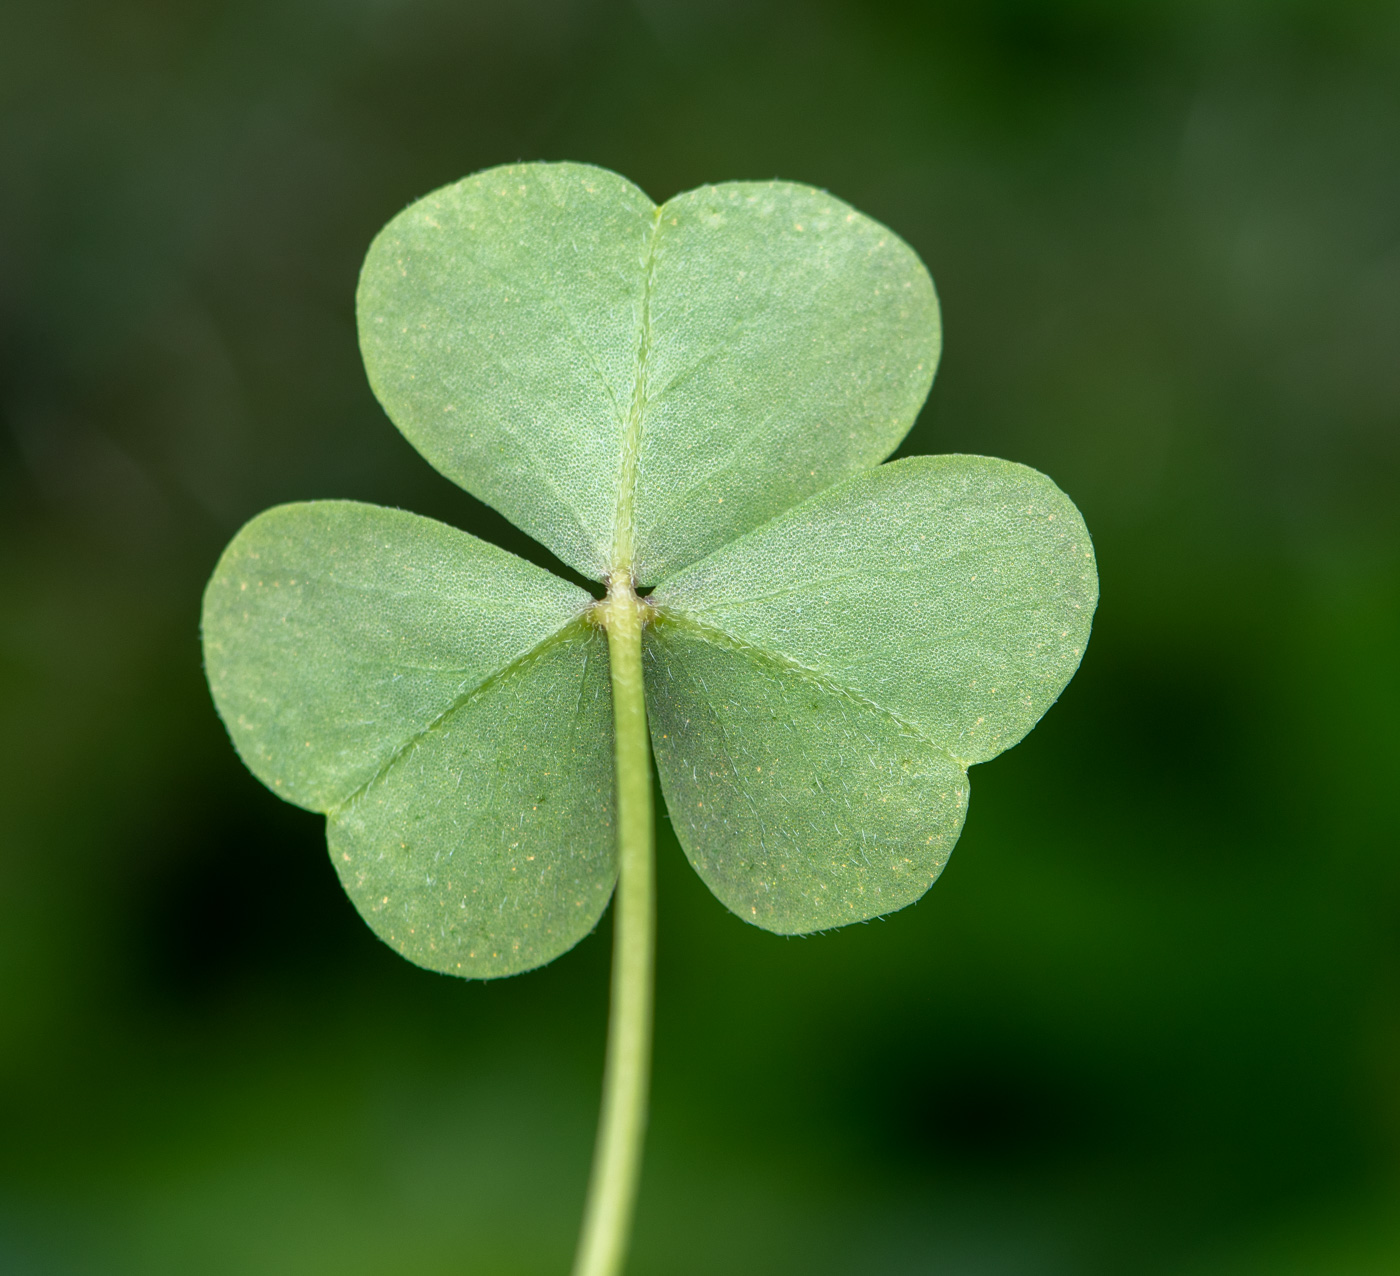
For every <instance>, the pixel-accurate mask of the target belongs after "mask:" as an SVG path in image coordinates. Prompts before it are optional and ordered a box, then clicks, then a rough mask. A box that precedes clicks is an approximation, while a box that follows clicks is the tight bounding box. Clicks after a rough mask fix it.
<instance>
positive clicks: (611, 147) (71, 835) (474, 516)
mask: <svg viewBox="0 0 1400 1276" xmlns="http://www.w3.org/2000/svg"><path fill="white" fill-rule="evenodd" d="M520 158H524V159H534V158H573V159H580V160H589V161H593V162H595V163H599V164H603V165H606V166H609V167H612V168H615V169H618V170H619V171H621V172H623V173H625V174H627V175H628V176H629V177H631V178H632V179H633V180H635V181H637V182H638V183H639V184H640V185H641V186H643V187H644V188H645V189H646V190H647V191H648V192H649V193H650V194H651V195H652V196H653V197H655V198H658V199H662V198H665V197H667V196H669V195H671V194H673V193H675V192H677V191H679V190H683V189H686V188H688V187H691V186H694V185H697V184H699V183H702V182H706V181H712V180H723V179H728V178H740V177H742V178H765V177H771V176H782V177H787V178H792V179H796V180H802V181H807V182H811V183H814V184H816V185H820V186H823V187H827V188H829V189H830V190H832V191H833V192H835V193H836V194H838V195H840V196H841V197H843V198H845V199H847V200H849V201H850V202H852V203H854V204H855V205H856V206H857V207H859V208H861V209H863V210H865V211H867V212H869V213H871V214H872V215H873V216H875V217H878V218H879V219H881V220H882V221H884V222H886V223H887V224H889V225H890V226H892V227H893V228H894V229H896V230H897V231H898V232H899V233H900V234H901V235H903V236H904V237H905V238H906V239H908V240H909V241H910V242H911V243H912V244H913V245H914V246H915V247H916V248H917V249H918V250H919V252H920V253H921V254H922V255H923V257H924V259H925V260H926V261H927V262H928V264H929V267H930V269H931V270H932V272H933V274H934V277H935V279H936V280H937V282H938V286H939V290H940V293H941V297H942V301H943V306H944V314H945V322H946V347H945V354H944V361H943V367H942V370H941V372H940V374H939V378H938V382H937V384H936V385H935V388H934V391H933V394H932V397H931V399H930V401H929V404H928V407H927V409H926V410H925V412H924V414H923V416H922V418H921V419H920V422H919V424H918V426H917V427H916V429H915V431H914V434H913V435H912V436H911V438H910V440H909V443H908V444H907V446H906V449H905V450H906V451H914V452H924V451H969V452H985V453H991V454H994V455H999V456H1005V457H1009V458H1012V459H1014V460H1017V461H1023V462H1026V463H1028V464H1031V465H1034V466H1037V467H1038V468H1040V469H1042V470H1044V471H1046V472H1047V473H1049V474H1050V475H1051V476H1052V477H1053V478H1055V479H1056V480H1057V481H1058V482H1059V483H1060V485H1061V486H1062V487H1063V488H1064V489H1065V490H1066V491H1067V492H1069V493H1070V495H1071V496H1072V497H1073V498H1074V499H1075V500H1076V501H1077V502H1078V504H1079V505H1080V507H1081V509H1082V510H1083V511H1084V514H1085V517H1086V519H1087V521H1088V524H1089V527H1090V529H1091V530H1092V532H1093V534H1094V536H1095V540H1096V544H1097V547H1098V552H1099V559H1100V566H1101V571H1102V584H1103V603H1102V606H1101V608H1100V611H1099V614H1098V618H1097V622H1096V627H1095V633H1094V638H1093V642H1092V643H1091V645H1090V647H1089V651H1088V654H1087V657H1086V659H1085V662H1084V665H1083V668H1082V670H1081V672H1080V674H1079V676H1078V677H1077V678H1076V680H1075V681H1074V682H1073V683H1072V684H1071V686H1070V688H1069V690H1068V692H1067V693H1066V694H1065V697H1064V699H1063V700H1062V702H1061V703H1060V704H1059V705H1058V706H1057V707H1056V708H1055V709H1054V710H1052V712H1051V713H1050V714H1049V715H1048V716H1047V718H1046V720H1045V722H1044V723H1043V724H1042V725H1041V726H1040V727H1039V728H1038V729H1037V730H1036V731H1035V732H1034V733H1033V735H1032V736H1031V737H1030V738H1029V739H1028V740H1027V741H1026V742H1025V743H1024V744H1022V745H1021V746H1020V747H1019V748H1017V749H1015V750H1014V751H1013V752H1012V753H1010V754H1008V755H1006V756H1005V757H1004V758H1002V759H1000V760H998V761H996V762H995V763H993V764H991V765H989V766H985V767H978V768H977V769H976V770H975V772H974V774H973V781H974V784H973V788H974V799H973V803H972V808H971V815H970V818H969V821H968V825H967V831H966V833H965V835H964V837H963V839H962V842H961V844H960V846H959V848H958V850H957V852H956V853H955V855H954V856H953V859H952V861H951V864H950V866H949V868H948V870H947V872H946V873H945V874H944V876H943V878H942V880H941V881H940V882H939V883H938V885H937V886H936V887H935V888H934V890H933V891H931V892H930V894H929V895H928V896H927V897H926V898H925V899H924V900H923V901H922V902H921V903H920V904H919V905H917V906H916V907H914V908H911V909H908V910H907V911H905V912H903V913H899V914H896V915H895V916H893V917H891V918H888V919H886V920H884V921H881V922H876V923H872V924H869V925H865V926H857V927H853V928H850V929H849V930H846V931H843V932H840V933H835V934H829V935H824V936H821V937H817V938H810V939H805V940H785V939H779V938H776V937H774V936H771V935H767V934H765V933H762V932H759V931H757V930H753V929H750V928H748V927H746V926H745V925H743V924H742V923H741V922H739V921H737V920H736V919H735V918H733V917H731V916H730V915H729V914H727V913H726V912H725V911H724V909H723V908H722V907H721V906H720V905H719V904H718V903H717V902H716V901H715V900H714V899H713V898H712V897H711V896H710V895H709V894H708V892H707V891H706V890H705V888H704V887H703V886H702V884H701V883H700V881H699V879H698V878H696V877H695V875H694V874H693V873H692V872H691V871H690V869H689V868H688V867H687V866H686V864H685V862H684V860H683V857H682V856H681V854H680V852H679V850H678V849H677V847H676V844H675V842H674V839H673V838H672V837H671V836H670V834H669V832H667V831H665V830H664V829H663V834H662V841H661V845H660V848H659V853H660V859H661V899H660V925H661V939H660V972H659V979H660V988H659V1005H658V1039H657V1049H656V1085H655V1108H654V1116H653V1123H652V1129H651V1135H650V1142H649V1154H648V1162H647V1167H646V1178H645V1184H644V1187H643V1191H642V1199H641V1216H640V1225H639V1230H638V1238H637V1248H636V1255H635V1262H634V1265H633V1268H632V1269H631V1270H632V1271H633V1272H634V1273H636V1274H637V1276H644V1274H647V1273H657V1274H660V1273H668V1274H676V1276H690V1274H692V1273H693V1274H699V1273H726V1274H732V1276H748V1274H749V1273H786V1272H803V1273H813V1274H818V1276H820V1274H824V1273H861V1274H864V1273H872V1274H879V1276H916V1274H923V1273H928V1274H930V1276H935V1274H936V1276H974V1274H983V1273H985V1274H986V1276H1040V1274H1047V1276H1049V1274H1056V1276H1058V1274H1062V1273H1063V1274H1078V1273H1089V1274H1097V1273H1104V1274H1105V1276H1107V1274H1109V1273H1125V1272H1131V1273H1140V1272H1141V1273H1172V1274H1181V1276H1187V1274H1190V1276H1219V1274H1229V1273H1255V1272H1257V1273H1270V1274H1279V1276H1301V1274H1305V1273H1306V1274H1308V1276H1313V1274H1317V1276H1363V1274H1364V1276H1380V1274H1382V1273H1394V1272H1397V1271H1400V817H1397V796H1400V730H1398V729H1397V723H1400V7H1397V6H1396V5H1395V4H1393V3H1389V4H1382V3H1370V2H1367V0H1277V2H1274V3H1266V2H1265V0H1180V2H1178V3H1165V2H1162V0H1144V2H1143V3H1139V4H1124V3H1121V0H988V2H987V3H982V4H962V5H937V4H928V5H920V6H914V7H900V6H899V5H898V4H897V3H894V0H888V2H886V0H871V2H869V3H865V4H860V5H854V4H844V5H843V4H841V3H838V2H837V0H828V2H818V3H813V4H806V5H803V4H796V3H792V2H790V0H742V2H741V0H707V2H704V3H690V2H686V0H631V2H630V3H627V2H624V0H511V2H509V3H507V2H506V0H493V2H485V0H482V2H478V3H470V2H468V3H462V2H460V0H338V2H336V3H331V0H241V2H233V0H225V2H223V3H218V2H211V3H194V2H189V3H179V2H178V0H42V2H41V0H8V3H6V4H4V5H3V6H0V416H2V418H3V419H2V420H0V724H3V725H2V726H0V750H3V754H2V755H0V758H2V760H3V764H2V765H0V787H2V788H3V792H0V829H3V834H2V835H0V836H2V837H3V841H2V842H0V919H3V920H2V921H0V1272H3V1273H7V1274H8V1273H17V1274H25V1276H28V1274H41V1273H42V1274H46V1276H47V1274H50V1273H53V1274H63V1276H69V1274H83V1276H87V1274H90V1273H91V1274H95V1276H105V1274H107V1273H113V1274H116V1276H124V1274H126V1273H132V1274H139V1276H166V1274H169V1276H177V1274H179V1276H183V1274H186V1273H191V1274H201V1276H202V1274H209V1276H244V1274H248V1276H255V1274H257V1276H280V1274H283V1273H286V1274H287V1276H301V1274H302V1273H307V1274H311V1276H316V1274H319V1273H336V1274H337V1276H342V1274H343V1276H361V1274H363V1276H395V1274H398V1273H405V1274H406V1273H414V1274H415V1276H436V1274H438V1273H441V1274H442V1276H448V1274H449V1273H464V1274H466V1273H470V1274H477V1273H481V1274H486V1273H490V1274H493V1276H494V1274H498V1273H499V1274H501V1276H533V1274H534V1273H540V1274H544V1273H562V1272H564V1271H566V1270H567V1265H568V1261H569V1255H570V1252H571V1248H572V1242H573V1237H574V1232H575V1228H576V1225H577V1220H578V1215H579V1210H580V1206H581V1202H582V1197H583V1191H584V1184H585V1176H586V1170H587V1163H588V1158H589V1154H590V1148H591V1140H592V1132H593V1122H594V1118H595V1112H596V1102H597V1095H598V1088H599V1080H600V1074H601V1064H602V1044H603V1028H604V1013H605V1005H606V977H607V958H608V923H607V922H606V921H605V922H604V924H603V926H602V927H600V930H599V932H598V933H597V934H595V935H594V936H592V937H591V938H590V939H588V940H587V941H585V942H584V943H583V944H581V945H580V946H579V947H578V948H577V949H576V950H575V951H574V952H572V953H570V954H569V955H568V956H566V957H565V958H563V959H562V960H560V961H559V962H557V963H556V964H555V965H554V966H551V967H549V968H547V969H545V970H543V971H540V972H537V973H534V974H530V975H526V976H522V977H520V978H517V979H512V980H508V981H505V982H502V983H497V984H490V985H480V984H468V983H460V982H455V981H451V980H448V979H445V978H443V977H440V976H436V975H431V974H427V973H425V972H423V971H420V970H418V969H415V968H413V967H411V966H409V965H408V964H406V963H404V962H402V961H400V960H399V959H398V958H397V957H396V956H394V955H393V954H392V953H391V952H390V951H389V949H387V948H385V947H383V946H381V945H380V944H379V943H378V942H377V941H376V940H375V939H374V938H373V937H372V936H371V934H370V932H369V931H368V929H366V927H365V926H364V925H363V924H362V923H361V922H360V921H359V920H358V918H357V917H356V916H355V914H354V912H353V910H352V908H351V906H350V904H349V903H348V902H347V900H346V899H345V898H344V896H343V895H342V893H341V891H340V888H339V886H338V885H337V883H336V880H335V876H334V873H333V871H332V869H331V866H330V864H329V862H328V861H327V857H326V855H325V851H324V847H323V843H322V832H321V825H322V822H321V820H320V819H319V818H316V817H313V816H311V815H308V814H306V813H304V812H300V811H297V810H294V809H292V808H290V807H287V806H284V805H283V804H281V803H279V802H278V801H277V800H276V799H275V798H273V797H272V796H271V795H270V794H269V793H267V792H266V791H264V790H263V789H262V788H261V787H260V786H259V785H258V783H257V782H256V781H255V780H253V779H252V777H251V776H250V775H248V774H247V773H246V772H245V771H244V770H243V768H242V767H241V765H240V764H239V763H238V761H237V760H236V758H235V756H234V754H233V751H232V749H231V748H230V746H229V744H228V742H227V739H226V738H225V736H224V733H223V730H222V728H221V726H220V724H219V722H218V721H217V719H216V717H215V715H214V712H213V710H212V708H211V706H210V703H209V699H208V695H207V692H206V690H205V687H204V683H203V679H202V674H201V670H200V653H199V645H198V636H197V618H198V608H199V597H200V591H201V589H202V586H203V582H204V580H205V578H206V576H207V575H208V573H209V571H210V569H211V567H212V565H213V563H214V561H215V558H216V557H217V555H218V553H219V550H220V549H221V548H222V546H223V544H224V543H225V542H226V540H227V539H228V537H229V536H230V535H231V534H232V533H233V531H234V530H235V529H236V528H237V527H238V526H239V525H240V524H241V523H242V522H243V521H244V520H245V519H246V518H248V517H250V516H251V515H252V514H254V513H256V512H257V511H258V510H260V509H262V508H263V507H265V506H267V505H269V504H272V503H273V502H276V501H282V500H288V499H299V498H308V497H356V498H361V499H366V500H372V501H379V502H383V503H386V504H396V505H403V506H406V507H409V508H412V509H415V510H418V511H420V512H423V513H427V514H432V515H435V516H437V517H440V518H443V519H446V520H447V521H450V522H454V523H456V524H458V525H460V526H463V527H466V528H468V529H470V530H473V531H476V532H478V533H480V534H483V535H486V536H488V537H492V538H494V539H497V540H498V541H500V542H501V543H504V544H506V545H508V546H509V547H511V548H514V549H517V550H518V551H520V552H526V553H534V554H535V555H536V556H537V557H538V556H539V551H538V550H532V549H531V548H530V547H529V546H528V545H526V544H524V543H523V542H522V539H521V538H520V537H519V535H518V534H516V533H514V532H513V531H512V530H511V529H510V528H509V527H508V526H507V525H505V524H504V523H503V521H502V520H501V519H500V518H499V517H497V516H496V515H494V514H493V513H492V512H491V511H489V510H487V509H485V508H484V507H482V506H481V505H479V504H477V503H475V502H474V501H473V500H472V499H471V498H469V497H467V496H466V495H464V494H463V493H461V492H459V491H457V490H456V489H454V488H453V487H452V486H451V485H450V484H449V483H448V482H447V481H446V480H444V479H441V478H439V477H438V476H437V475H436V474H435V473H434V472H433V471H432V470H431V469H430V468H429V467H428V466H427V464H426V463H424V462H422V461H421V460H420V459H419V458H418V457H417V456H416V454H415V453H413V451H412V450H411V449H410V448H409V446H408V445H407V444H406V443H405V442H404V441H403V440H402V439H401V438H400V437H399V436H398V435H397V433H396V432H395V431H394V430H393V429H392V427H391V426H390V425H389V424H388V422H387V421H386V420H385V418H384V417H383V415H382V413H381V412H380V410H379V408H378V406H377V405H376V403H375V402H374V400H373V398H372V396H371V394H370V392H369V390H368V388H367V386H366V383H365V379H364V375H363V373H362V370H361V367H360V363H359V359H358V355H357V351H356V344H355V329H354V322H353V311H352V297H353V290H354V285H355V279H356V273H357V270H358V267H359V263H360V259H361V257H362V255H363V252H364V250H365V248H366V246H367V245H368V243H369V240H370V238H371V236H372V235H373V233H374V232H375V230H376V229H377V228H378V227H379V226H380V225H381V224H382V223H383V222H384V221H385V220H387V219H388V218H389V217H390V216H391V215H392V214H393V213H395V212H396V211H397V210H398V209H399V208H401V207H402V206H403V205H404V204H406V203H407V202H409V201H410V200H411V199H413V198H415V197H417V196H418V195H421V194H423V193H425V192H427V191H428V190H430V189H432V188H434V187H436V186H438V185H441V184H443V183H445V182H447V181H450V180H453V179H455V178H457V177H460V176H462V175H464V174H466V173H468V172H471V171H473V170H475V169H478V168H482V167H485V166H488V165H492V164H496V163H501V162H505V161H511V160H515V159H520Z"/></svg>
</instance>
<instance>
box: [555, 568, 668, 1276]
mask: <svg viewBox="0 0 1400 1276" xmlns="http://www.w3.org/2000/svg"><path fill="white" fill-rule="evenodd" d="M598 611H599V614H600V616H601V618H602V620H603V622H604V624H605V625H606V626H607V630H608V654H609V663H610V665H611V668H612V695H613V734H614V740H615V746H614V747H615V759H616V777H617V859H618V879H617V893H616V895H615V896H614V897H613V969H612V1004H611V1007H610V1010H609V1015H608V1054H607V1064H606V1067H605V1069H604V1073H603V1110H602V1113H601V1115H600V1116H599V1118H598V1142H597V1145H596V1147H595V1148H594V1152H593V1173H592V1177H591V1179H590V1180H589V1184H588V1204H587V1206H586V1207H585V1210H584V1216H583V1232H582V1234H581V1235H580V1237H579V1245H578V1253H577V1255H576V1256H575V1259H574V1276H618V1273H620V1272H621V1271H622V1266H623V1263H624V1262H625V1261H626V1258H627V1244H628V1241H629V1239H630V1237H631V1234H632V1211H633V1206H634V1205H635V1203H636V1199H637V1180H638V1177H639V1174H640V1171H641V1163H642V1140H643V1138H644V1136H645V1134H646V1123H647V1092H648V1089H649V1082H650V1071H651V1008H652V986H653V983H654V969H655V954H656V870H655V852H654V850H653V836H654V833H653V829H654V824H653V820H652V809H651V753H650V750H649V746H648V741H647V711H646V701H645V699H644V698H643V695H642V625H643V623H644V621H645V617H646V611H647V606H646V603H644V602H643V601H642V600H641V599H640V598H638V597H637V594H636V592H635V590H633V588H632V582H631V580H630V579H629V578H628V575H627V573H625V572H619V573H617V574H615V575H614V577H613V579H612V580H611V582H610V583H609V587H608V597H607V600H606V601H605V602H604V603H602V604H601V605H600V607H599V608H598Z"/></svg>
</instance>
